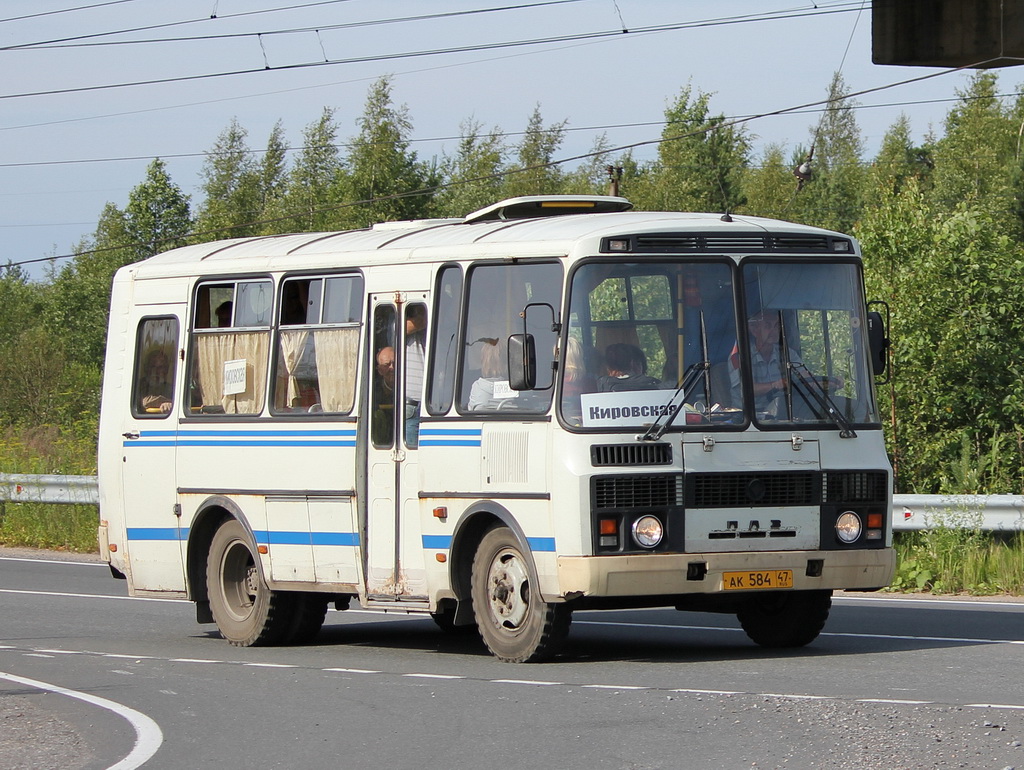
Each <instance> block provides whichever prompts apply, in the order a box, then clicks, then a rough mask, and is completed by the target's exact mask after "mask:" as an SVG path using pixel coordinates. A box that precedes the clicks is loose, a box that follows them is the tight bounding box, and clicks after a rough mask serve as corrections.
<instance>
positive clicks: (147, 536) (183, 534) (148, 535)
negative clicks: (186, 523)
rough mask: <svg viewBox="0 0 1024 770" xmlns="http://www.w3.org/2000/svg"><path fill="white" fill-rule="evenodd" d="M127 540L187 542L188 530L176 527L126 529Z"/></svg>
mask: <svg viewBox="0 0 1024 770" xmlns="http://www.w3.org/2000/svg"><path fill="white" fill-rule="evenodd" d="M128 539H129V540H163V541H168V540H187V539H188V530H187V529H181V530H179V529H178V528H177V527H128Z"/></svg>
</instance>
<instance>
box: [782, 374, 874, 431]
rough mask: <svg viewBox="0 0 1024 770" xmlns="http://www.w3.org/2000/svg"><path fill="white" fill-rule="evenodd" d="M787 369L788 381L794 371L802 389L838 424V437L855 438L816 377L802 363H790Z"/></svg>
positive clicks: (848, 424)
mask: <svg viewBox="0 0 1024 770" xmlns="http://www.w3.org/2000/svg"><path fill="white" fill-rule="evenodd" d="M789 371H790V382H792V374H793V373H795V374H796V376H797V381H798V382H799V383H800V384H801V385H803V389H804V390H805V391H806V392H807V393H808V395H810V396H811V397H812V398H813V399H814V400H815V401H816V402H817V403H818V406H819V407H821V409H822V410H823V411H824V412H825V414H826V415H828V416H829V417H830V418H831V419H832V422H834V423H835V424H836V425H837V426H839V438H857V432H856V431H855V430H854V429H853V428H852V427H851V426H850V421H849V420H847V419H846V417H845V416H844V415H843V413H842V412H841V411H840V410H839V407H838V406H836V402H835V401H833V400H832V397H831V396H830V395H829V394H828V391H827V390H825V388H824V387H822V384H821V382H820V381H819V380H818V378H817V377H815V376H814V375H813V374H811V372H810V370H809V369H808V368H807V367H806V366H805V365H804V364H796V363H790V364H789Z"/></svg>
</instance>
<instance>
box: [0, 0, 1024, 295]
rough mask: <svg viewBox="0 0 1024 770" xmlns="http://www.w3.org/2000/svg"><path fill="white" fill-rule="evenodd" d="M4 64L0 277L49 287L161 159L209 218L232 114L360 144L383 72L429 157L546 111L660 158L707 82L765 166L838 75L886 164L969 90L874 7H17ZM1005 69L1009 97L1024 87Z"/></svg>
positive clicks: (395, 2) (743, 1)
mask: <svg viewBox="0 0 1024 770" xmlns="http://www.w3.org/2000/svg"><path fill="white" fill-rule="evenodd" d="M425 16H432V17H434V18H423V17H425ZM0 57H2V58H0V63H2V71H3V72H4V78H3V80H2V81H0V264H6V263H7V262H8V261H12V262H15V263H27V264H25V267H26V269H28V270H29V271H30V275H31V276H32V277H33V278H37V279H39V278H42V277H43V276H44V275H45V270H46V265H47V264H49V263H47V262H44V263H39V262H38V260H41V259H45V258H47V257H57V258H58V259H57V260H56V262H55V263H53V264H56V265H57V266H58V267H60V266H62V265H63V264H65V263H66V262H67V261H68V260H67V259H66V258H63V257H66V255H69V254H71V253H72V251H73V249H74V247H75V245H76V244H78V243H79V242H81V241H82V239H83V238H88V237H89V236H90V235H91V234H92V233H93V231H94V230H95V226H96V220H97V217H98V216H99V214H100V212H101V211H102V210H103V207H104V205H105V204H106V203H108V202H111V203H114V204H115V205H117V206H118V207H120V208H124V206H125V205H126V203H127V201H128V194H129V192H130V190H131V189H132V188H133V187H135V186H136V185H138V184H139V183H140V182H142V181H143V180H144V178H145V171H146V167H147V166H148V165H149V163H150V162H151V161H152V160H153V159H154V158H157V157H159V158H161V159H163V160H164V162H165V163H166V164H167V168H168V171H169V173H170V176H171V179H172V181H173V182H174V183H175V184H177V185H178V186H179V187H180V188H182V190H183V191H185V192H186V193H187V194H189V195H191V196H192V202H193V205H196V204H198V203H199V202H200V200H201V198H202V196H201V191H200V184H201V171H202V166H203V159H204V157H203V153H204V152H205V151H208V150H209V149H211V148H212V147H213V145H214V142H215V141H216V139H217V136H218V135H219V134H220V133H221V132H222V131H223V130H224V129H225V128H226V127H227V126H228V125H229V123H230V122H231V120H232V119H235V120H237V121H238V123H239V124H240V125H241V126H242V127H243V128H244V129H245V130H246V131H247V132H248V143H249V146H250V147H251V148H252V149H254V150H261V149H262V148H263V147H265V145H266V141H267V138H268V136H269V135H270V132H271V130H272V128H273V126H274V124H275V123H276V122H278V121H281V123H282V125H283V128H284V130H285V136H286V141H287V142H288V144H289V145H292V146H295V147H298V146H299V145H301V140H302V131H303V129H304V128H305V127H306V126H307V125H309V124H310V123H313V122H314V121H316V120H317V119H319V117H320V115H321V113H322V111H323V109H324V108H325V107H330V108H332V109H333V110H335V113H334V117H335V121H336V123H337V125H338V126H339V129H340V130H339V140H341V141H345V140H346V139H348V138H350V137H352V136H354V135H355V134H356V132H357V130H358V129H357V125H356V120H357V118H358V117H359V116H360V115H361V113H362V110H363V105H364V102H365V98H366V94H367V91H368V89H369V87H370V86H371V84H372V83H373V82H374V81H375V80H377V79H378V78H380V77H381V76H384V75H388V76H390V77H391V78H392V97H393V101H394V103H395V104H396V105H399V106H401V105H404V106H405V107H406V108H407V110H408V114H409V117H410V118H411V121H412V124H413V129H412V134H411V140H412V142H411V145H410V149H412V150H413V151H415V152H416V153H417V155H418V157H419V158H421V159H424V160H426V159H430V158H434V157H437V158H440V157H442V155H443V154H444V153H446V152H447V153H449V154H451V153H454V150H455V146H456V143H457V140H458V136H459V133H460V126H461V125H462V124H464V123H465V122H466V121H467V120H474V121H477V122H478V123H480V124H481V126H482V127H483V128H484V129H485V130H490V129H492V128H495V127H497V128H498V129H500V130H501V131H504V132H508V133H510V134H511V135H510V136H509V138H508V141H509V143H510V144H514V143H515V142H516V141H517V140H518V136H517V135H516V134H515V132H520V131H522V130H523V129H524V128H525V126H526V124H527V121H528V119H529V117H530V115H531V113H532V112H533V110H534V108H535V107H538V106H539V108H540V111H541V114H542V116H543V118H544V121H545V124H553V123H557V122H559V121H562V120H564V121H566V128H567V129H568V130H567V133H566V136H565V140H564V142H563V144H562V147H561V150H560V151H559V153H558V154H557V156H556V157H558V158H569V157H573V156H576V155H580V154H582V153H586V152H588V151H589V150H590V149H591V148H592V147H593V146H594V142H595V140H596V139H597V138H598V137H599V136H601V135H602V134H604V136H605V137H606V139H607V142H608V144H610V145H611V146H612V147H625V146H628V145H634V144H637V143H647V144H640V146H638V147H636V148H635V149H634V150H633V153H634V156H635V157H636V158H637V159H639V160H647V159H651V158H653V157H654V156H655V154H656V152H657V148H656V144H654V143H653V140H656V139H657V138H658V137H659V136H660V134H661V130H662V121H663V120H664V112H665V108H666V106H667V105H668V104H669V103H671V102H672V101H674V100H675V98H676V97H677V96H678V95H679V93H680V92H681V91H682V89H684V88H686V87H690V88H691V89H692V91H693V92H698V91H699V92H704V93H708V94H710V95H711V99H710V110H711V112H712V113H713V114H722V115H724V116H726V117H727V118H729V119H741V118H748V117H752V116H764V117H757V118H755V119H751V120H749V121H746V122H744V123H743V124H742V125H743V126H744V127H745V128H746V130H747V131H748V132H749V134H750V135H751V137H752V139H753V143H754V149H755V162H756V159H757V156H758V155H759V154H760V153H761V152H762V151H763V149H764V148H765V147H766V146H767V145H768V144H778V145H781V146H783V147H784V148H786V150H787V153H786V154H787V156H788V155H789V154H790V152H791V151H793V150H794V149H795V148H797V147H799V146H804V147H806V146H807V145H808V144H809V143H810V137H811V135H812V132H813V129H814V128H815V126H816V125H817V121H818V119H819V113H818V112H817V111H816V110H817V109H818V108H814V107H812V108H807V109H802V110H801V109H794V108H798V107H800V106H801V105H809V104H813V103H815V102H820V101H821V100H823V99H824V98H825V97H826V95H827V91H828V86H829V82H830V80H831V78H832V76H833V74H834V73H835V72H840V73H841V74H842V77H843V79H844V81H845V82H846V85H847V87H848V88H849V90H850V91H851V92H854V93H857V92H865V91H869V93H864V94H862V95H860V96H858V97H856V101H857V103H858V104H859V107H858V109H857V112H856V115H857V121H858V125H859V126H860V129H861V133H862V138H863V140H864V144H865V148H866V152H867V155H868V156H869V157H870V156H871V155H873V154H874V153H875V152H877V150H878V147H879V145H880V143H881V140H882V138H883V137H884V135H885V132H886V131H887V129H888V128H889V127H890V126H891V125H892V124H893V123H894V122H895V121H896V120H897V119H898V118H899V117H900V115H901V114H902V115H906V117H907V118H908V119H909V121H910V126H911V130H912V134H913V137H914V139H915V140H916V141H923V139H924V137H925V136H926V135H927V134H928V132H929V131H932V130H934V131H935V132H937V133H941V129H942V123H943V120H944V118H945V115H946V113H947V112H948V110H949V109H950V107H951V106H952V105H953V103H954V101H955V99H956V95H957V91H958V90H962V89H963V88H964V87H965V86H966V83H967V82H968V79H969V78H970V73H967V72H963V71H961V72H953V71H948V70H940V69H935V68H925V67H891V66H878V65H874V64H872V63H871V10H870V2H868V0H818V2H813V3H811V2H800V1H799V0H713V1H712V0H431V1H430V2H425V1H424V0H419V1H418V2H417V1H416V0H4V2H3V3H2V4H0ZM999 74H1000V78H999V85H1000V88H999V90H1000V92H1002V93H1010V92H1013V91H1016V90H1017V88H1018V85H1019V84H1020V82H1021V81H1022V80H1024V77H1022V73H1021V69H1020V68H1019V67H1014V68H1008V69H1005V70H1001V71H999ZM885 86H891V87H888V88H884V87H885ZM872 89H880V90H872ZM779 111H787V112H785V114H781V115H778V114H776V115H768V113H777V112H779ZM467 213H468V212H467ZM62 258H63V259H62ZM33 260H36V262H32V261H33Z"/></svg>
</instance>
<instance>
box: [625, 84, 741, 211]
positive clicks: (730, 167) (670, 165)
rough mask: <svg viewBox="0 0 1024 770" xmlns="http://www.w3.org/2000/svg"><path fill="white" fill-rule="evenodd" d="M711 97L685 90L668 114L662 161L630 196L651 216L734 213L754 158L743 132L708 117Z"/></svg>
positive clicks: (660, 147)
mask: <svg viewBox="0 0 1024 770" xmlns="http://www.w3.org/2000/svg"><path fill="white" fill-rule="evenodd" d="M710 99H711V96H710V94H706V93H703V92H699V91H698V92H697V94H696V96H694V95H693V94H692V93H691V90H690V87H689V86H687V87H686V88H684V89H683V90H682V91H681V92H680V94H679V96H678V97H677V98H676V100H675V102H673V103H672V104H671V105H670V106H669V107H668V109H666V110H665V121H666V123H665V128H664V129H663V130H662V135H661V136H662V142H661V144H659V145H658V160H657V162H656V163H655V164H653V165H652V167H651V168H650V170H649V173H648V174H647V175H646V177H645V180H644V184H642V185H637V186H636V189H635V191H633V192H631V193H630V194H631V195H632V196H633V197H635V199H636V201H635V202H636V203H637V205H638V206H639V207H640V208H644V209H648V210H652V211H723V212H724V211H736V210H737V209H738V208H739V207H740V206H742V205H743V203H744V201H745V198H744V195H743V190H742V187H741V181H742V178H743V173H744V170H745V169H746V166H747V163H748V157H749V154H750V141H749V139H748V137H747V135H746V132H745V131H744V130H743V129H742V128H737V127H735V126H728V125H726V124H725V118H724V116H722V115H714V116H713V115H711V114H710V108H709V103H710Z"/></svg>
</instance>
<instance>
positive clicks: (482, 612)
mask: <svg viewBox="0 0 1024 770" xmlns="http://www.w3.org/2000/svg"><path fill="white" fill-rule="evenodd" d="M472 594H473V611H474V613H475V614H476V625H477V629H478V630H479V632H480V637H481V638H482V639H483V641H484V644H485V645H487V649H489V650H490V651H491V653H492V654H493V655H494V657H496V658H498V660H502V661H505V662H508V663H534V662H538V661H542V660H547V659H549V658H551V657H552V656H553V655H554V654H555V653H556V652H558V649H559V648H560V647H561V645H562V643H563V642H564V641H565V637H566V636H567V635H568V633H569V624H570V622H571V621H572V611H571V610H570V609H569V607H568V606H567V605H565V604H548V603H547V602H545V601H543V600H542V599H541V598H540V594H539V593H538V592H537V587H536V586H535V585H533V584H532V582H531V580H530V564H529V556H527V555H526V554H524V553H523V550H522V548H521V546H520V544H519V540H518V539H517V538H516V537H515V535H513V534H512V532H511V531H510V530H509V529H508V528H507V527H497V528H495V529H492V530H490V531H489V532H487V534H485V535H484V537H483V539H482V540H481V541H480V546H479V548H478V549H477V552H476V556H475V557H474V559H473V581H472Z"/></svg>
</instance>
